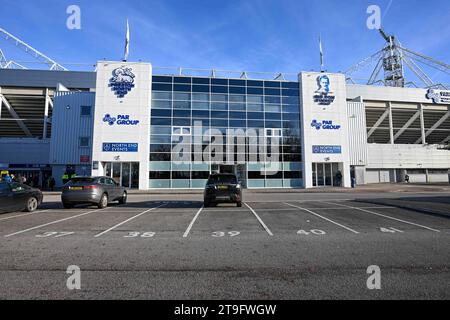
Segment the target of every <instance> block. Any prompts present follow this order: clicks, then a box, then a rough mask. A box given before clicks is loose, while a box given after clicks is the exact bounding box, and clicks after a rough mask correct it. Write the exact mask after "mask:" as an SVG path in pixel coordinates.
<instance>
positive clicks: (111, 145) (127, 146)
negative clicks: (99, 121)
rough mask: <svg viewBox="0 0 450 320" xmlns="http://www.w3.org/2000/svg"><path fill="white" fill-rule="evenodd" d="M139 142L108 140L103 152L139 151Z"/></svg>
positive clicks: (104, 144)
mask: <svg viewBox="0 0 450 320" xmlns="http://www.w3.org/2000/svg"><path fill="white" fill-rule="evenodd" d="M138 150H139V144H138V143H124V142H108V143H103V152H138Z"/></svg>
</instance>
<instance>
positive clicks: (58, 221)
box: [5, 209, 105, 238]
mask: <svg viewBox="0 0 450 320" xmlns="http://www.w3.org/2000/svg"><path fill="white" fill-rule="evenodd" d="M103 210H105V209H97V210H93V211H89V212H85V213H82V214H78V215H76V216H72V217H68V218H65V219H61V220H56V221H52V222H49V223H46V224H41V225H39V226H36V227H32V228H29V229H25V230H22V231H18V232H14V233H11V234H8V235H6V236H5V238H9V237H12V236H16V235H18V234H22V233H25V232H28V231H32V230H36V229H40V228H43V227H46V226H50V225H53V224H57V223H60V222H63V221H67V220H71V219H75V218H79V217H82V216H86V215H88V214H91V213H95V212H99V211H103Z"/></svg>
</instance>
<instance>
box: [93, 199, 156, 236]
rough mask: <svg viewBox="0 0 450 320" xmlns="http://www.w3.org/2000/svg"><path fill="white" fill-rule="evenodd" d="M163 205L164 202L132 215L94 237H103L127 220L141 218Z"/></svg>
mask: <svg viewBox="0 0 450 320" xmlns="http://www.w3.org/2000/svg"><path fill="white" fill-rule="evenodd" d="M162 206H164V204H162V205H160V206H158V207H154V208H151V209H148V210H145V211H144V212H141V213H139V214H137V215H135V216H133V217H131V218H129V219H127V220H125V221H123V222H121V223H118V224H116V225H115V226H114V227H112V228H109V229H108V230H105V231H103V232H101V233H99V234H97V235H96V236H95V237H94V238H98V237H101V236H102V235H104V234H106V233H108V232H110V231H112V230H114V229H116V228H118V227H120V226H121V225H124V224H125V223H127V222H130V221H132V220H134V219H136V218H139V217H140V216H142V215H144V214H146V213H149V212H150V211H153V210H156V209H159V208H161V207H162Z"/></svg>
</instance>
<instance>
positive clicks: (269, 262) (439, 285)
mask: <svg viewBox="0 0 450 320" xmlns="http://www.w3.org/2000/svg"><path fill="white" fill-rule="evenodd" d="M377 196H378V195H377V194H375V193H374V194H358V195H357V196H356V195H352V194H327V193H322V194H296V193H291V194H288V193H286V194H285V193H282V194H280V193H276V194H275V193H274V194H268V193H265V194H249V195H248V196H246V198H245V199H244V200H245V203H244V205H243V207H242V208H237V207H236V206H235V205H220V206H218V207H215V208H203V203H202V196H201V195H199V194H192V195H164V196H162V195H130V198H129V203H128V204H126V205H112V206H110V207H108V208H106V209H103V210H99V209H96V208H95V207H83V206H81V207H76V208H74V209H70V210H64V209H63V208H62V206H61V204H60V203H59V198H58V196H56V195H52V196H47V197H46V200H45V202H44V203H43V205H42V206H41V208H40V209H39V211H37V212H36V213H33V214H26V213H10V214H5V215H0V237H1V239H0V241H1V243H2V245H1V247H0V286H1V288H2V290H0V299H86V298H88V299H338V298H342V299H449V298H450V290H449V289H450V270H449V263H450V250H449V249H450V246H449V240H450V219H448V218H446V217H444V216H434V215H430V214H423V213H419V212H416V211H412V210H406V209H399V208H396V207H393V206H386V205H380V204H373V203H366V202H360V201H356V200H357V198H364V197H367V198H377ZM384 196H385V195H384ZM433 196H436V195H433ZM449 211H450V209H449ZM72 265H75V266H78V267H79V268H80V270H81V290H69V289H68V288H67V285H66V283H67V279H68V278H69V276H70V274H67V273H66V270H67V268H68V267H69V266H72ZM372 265H376V266H379V267H380V269H381V284H382V287H381V289H380V290H369V289H368V287H367V279H368V277H369V276H370V275H369V274H367V268H368V267H369V266H372Z"/></svg>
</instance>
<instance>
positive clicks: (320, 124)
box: [311, 120, 341, 130]
mask: <svg viewBox="0 0 450 320" xmlns="http://www.w3.org/2000/svg"><path fill="white" fill-rule="evenodd" d="M311 127H313V128H315V129H316V130H340V129H341V125H339V124H335V123H334V122H333V121H332V120H323V121H318V120H313V121H312V123H311Z"/></svg>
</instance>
